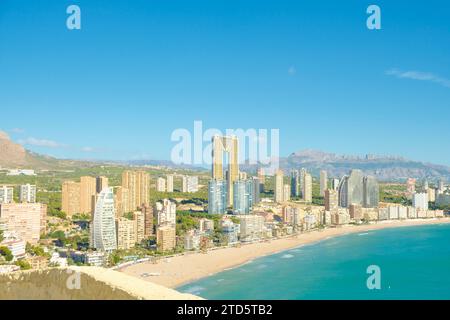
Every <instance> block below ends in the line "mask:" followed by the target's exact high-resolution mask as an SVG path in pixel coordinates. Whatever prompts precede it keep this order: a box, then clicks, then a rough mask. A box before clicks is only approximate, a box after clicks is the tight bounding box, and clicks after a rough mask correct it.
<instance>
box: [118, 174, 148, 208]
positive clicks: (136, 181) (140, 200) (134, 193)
mask: <svg viewBox="0 0 450 320" xmlns="http://www.w3.org/2000/svg"><path fill="white" fill-rule="evenodd" d="M122 187H124V188H127V189H128V203H129V204H128V207H129V209H130V211H134V210H136V209H137V208H139V207H140V206H142V205H143V204H149V196H150V192H149V190H150V176H149V174H148V173H147V172H145V171H130V170H126V171H124V172H123V173H122Z"/></svg>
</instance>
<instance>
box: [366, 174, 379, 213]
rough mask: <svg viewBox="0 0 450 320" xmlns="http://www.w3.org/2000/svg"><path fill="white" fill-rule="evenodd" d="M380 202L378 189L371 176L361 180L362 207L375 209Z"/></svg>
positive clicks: (375, 181) (376, 182)
mask: <svg viewBox="0 0 450 320" xmlns="http://www.w3.org/2000/svg"><path fill="white" fill-rule="evenodd" d="M379 202H380V187H379V185H378V181H377V180H376V179H375V177H373V176H366V177H364V178H363V207H364V208H377V207H378V204H379Z"/></svg>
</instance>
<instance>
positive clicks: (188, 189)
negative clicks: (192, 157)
mask: <svg viewBox="0 0 450 320" xmlns="http://www.w3.org/2000/svg"><path fill="white" fill-rule="evenodd" d="M182 184H183V185H182V192H184V193H194V192H197V191H198V177H197V176H183V181H182Z"/></svg>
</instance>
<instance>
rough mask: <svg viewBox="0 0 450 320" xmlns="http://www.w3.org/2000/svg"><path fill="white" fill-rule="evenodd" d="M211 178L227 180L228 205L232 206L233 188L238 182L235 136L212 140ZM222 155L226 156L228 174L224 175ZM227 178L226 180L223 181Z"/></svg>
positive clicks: (237, 154) (237, 149)
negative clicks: (225, 154)
mask: <svg viewBox="0 0 450 320" xmlns="http://www.w3.org/2000/svg"><path fill="white" fill-rule="evenodd" d="M212 147H213V152H212V163H213V165H212V178H213V180H227V188H228V190H227V196H228V204H229V205H230V206H233V200H234V198H233V186H234V182H235V181H237V180H239V141H238V138H237V137H236V136H219V135H215V136H214V137H213V138H212ZM224 153H227V154H228V174H227V177H225V175H224V168H223V162H224ZM225 178H227V179H225Z"/></svg>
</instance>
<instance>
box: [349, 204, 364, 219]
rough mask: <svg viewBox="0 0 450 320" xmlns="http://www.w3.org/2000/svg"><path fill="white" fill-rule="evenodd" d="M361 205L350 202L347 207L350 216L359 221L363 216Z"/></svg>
mask: <svg viewBox="0 0 450 320" xmlns="http://www.w3.org/2000/svg"><path fill="white" fill-rule="evenodd" d="M362 211H363V210H362V207H361V205H359V204H351V205H350V208H349V214H350V218H351V219H354V220H356V221H359V220H361V219H362V218H363V214H362Z"/></svg>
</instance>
